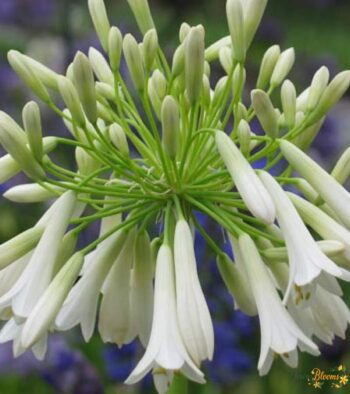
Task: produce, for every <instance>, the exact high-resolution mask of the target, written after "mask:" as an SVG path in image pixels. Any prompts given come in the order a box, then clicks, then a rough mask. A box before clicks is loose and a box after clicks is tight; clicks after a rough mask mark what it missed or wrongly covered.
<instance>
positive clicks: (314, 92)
mask: <svg viewBox="0 0 350 394" xmlns="http://www.w3.org/2000/svg"><path fill="white" fill-rule="evenodd" d="M328 81H329V71H328V68H327V67H325V66H323V67H321V68H320V69H319V70H318V71H317V72H316V73H315V75H314V77H313V79H312V82H311V86H310V90H309V95H308V99H307V110H308V111H313V110H314V109H315V108H316V106H317V104H318V102H319V101H320V98H321V96H322V95H323V93H324V91H325V89H326V87H327V85H328Z"/></svg>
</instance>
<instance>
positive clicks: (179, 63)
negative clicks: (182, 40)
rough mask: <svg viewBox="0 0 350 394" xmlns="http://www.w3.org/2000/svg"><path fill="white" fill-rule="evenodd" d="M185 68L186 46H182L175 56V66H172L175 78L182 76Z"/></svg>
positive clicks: (178, 48)
mask: <svg viewBox="0 0 350 394" xmlns="http://www.w3.org/2000/svg"><path fill="white" fill-rule="evenodd" d="M184 68H185V45H184V44H181V45H179V46H178V47H177V49H176V51H175V52H174V56H173V64H172V69H171V72H172V75H173V77H174V78H175V77H177V76H178V75H180V74H181V73H182V72H183V70H184Z"/></svg>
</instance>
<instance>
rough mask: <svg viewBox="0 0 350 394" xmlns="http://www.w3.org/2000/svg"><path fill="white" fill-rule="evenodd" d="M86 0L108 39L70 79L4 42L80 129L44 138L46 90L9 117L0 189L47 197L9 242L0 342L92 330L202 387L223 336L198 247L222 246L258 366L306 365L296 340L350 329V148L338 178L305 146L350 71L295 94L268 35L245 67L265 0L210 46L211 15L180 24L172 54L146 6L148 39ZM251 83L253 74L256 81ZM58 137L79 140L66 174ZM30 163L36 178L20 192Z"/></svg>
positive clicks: (37, 350)
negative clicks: (253, 71) (253, 68)
mask: <svg viewBox="0 0 350 394" xmlns="http://www.w3.org/2000/svg"><path fill="white" fill-rule="evenodd" d="M87 3H88V8H89V11H90V15H91V19H92V22H93V25H94V27H95V30H96V33H97V36H98V38H99V40H100V43H101V47H102V50H101V51H98V50H97V49H95V48H90V49H89V52H88V55H85V54H84V53H82V52H78V53H77V54H76V56H75V57H74V59H73V61H72V63H71V64H70V65H69V66H68V67H67V70H65V71H64V73H63V74H62V75H60V74H59V73H57V72H55V71H53V70H51V69H49V68H48V67H46V66H45V65H43V64H41V63H39V62H38V61H36V60H34V59H32V58H30V57H28V56H27V55H24V54H22V53H20V52H18V51H15V50H11V51H9V53H8V61H9V63H10V65H11V67H12V68H13V69H14V71H15V72H16V73H17V74H18V76H19V77H20V78H21V79H22V80H23V82H24V83H25V84H26V85H27V86H28V87H29V89H30V90H31V92H32V94H33V95H34V96H35V97H36V100H40V101H42V102H43V104H45V105H46V107H48V108H49V109H51V110H52V111H54V112H55V113H56V114H57V115H59V116H60V117H61V118H62V121H63V125H64V127H65V128H66V129H67V130H68V132H69V134H68V135H69V136H68V137H67V136H66V134H62V136H55V137H52V136H46V135H45V133H44V131H43V122H42V119H41V110H40V108H41V106H39V105H38V103H37V102H36V101H34V100H32V101H30V102H28V103H27V104H26V105H25V106H24V108H23V111H22V120H21V122H19V121H18V122H17V121H16V120H14V119H13V118H11V117H10V116H9V115H7V114H6V113H5V112H3V111H0V145H1V147H2V149H3V150H5V151H6V154H5V155H4V156H3V157H1V158H0V182H1V183H5V188H6V189H7V191H6V192H5V193H4V198H6V199H8V200H9V201H12V202H16V203H21V204H29V203H33V202H36V203H38V202H42V203H44V204H45V206H46V204H47V210H46V212H45V213H44V214H43V215H42V216H41V218H40V219H39V220H38V221H37V222H36V224H35V225H34V226H32V227H31V228H28V229H26V230H24V231H23V232H21V233H20V234H18V235H16V236H15V237H13V238H12V239H9V240H6V242H4V243H3V244H2V245H0V317H1V319H2V320H3V321H4V323H3V327H2V328H1V331H0V342H6V341H13V351H14V354H15V355H16V356H18V355H20V354H22V353H23V352H24V351H26V350H28V349H31V350H32V351H33V352H34V354H35V355H36V356H37V357H38V358H40V359H42V358H43V357H44V356H45V352H46V344H47V338H48V335H50V333H51V332H54V331H66V330H68V329H71V328H73V327H75V326H80V328H81V331H82V335H83V337H84V339H85V340H86V341H89V340H90V339H91V337H92V336H93V335H94V333H96V334H99V335H100V337H101V338H102V340H103V342H109V343H113V344H116V345H118V346H123V345H125V344H128V343H129V342H131V341H133V340H137V341H140V343H141V345H142V347H143V348H144V349H145V353H144V355H143V356H142V358H141V359H140V361H139V362H138V363H137V365H136V366H135V369H134V370H133V371H132V373H131V374H130V376H129V377H128V379H127V381H126V383H127V384H132V383H136V382H138V381H140V380H141V379H142V378H143V377H144V376H145V375H146V374H148V373H152V374H153V380H154V384H155V387H156V389H157V391H158V393H160V394H163V393H165V392H167V390H168V389H169V388H171V390H177V391H181V390H182V391H184V390H185V389H178V387H186V384H187V382H186V379H190V380H192V381H195V382H198V383H201V384H204V383H205V376H204V374H203V372H202V371H201V368H202V363H203V361H205V360H212V358H213V354H214V347H215V346H214V345H215V343H214V342H215V341H214V340H215V338H214V330H213V319H212V316H211V314H210V311H209V308H208V304H207V301H206V288H205V287H206V286H203V288H202V286H201V284H205V283H206V282H207V281H206V280H203V278H202V275H203V273H204V275H206V279H208V280H212V276H211V275H210V274H208V272H209V268H208V266H207V265H206V262H205V261H200V259H199V256H200V255H203V254H204V255H208V256H209V253H198V250H197V248H198V245H200V244H199V242H198V241H205V243H206V247H208V248H210V249H211V251H212V252H213V253H214V255H215V257H216V262H217V267H218V271H219V273H220V275H221V278H222V282H221V283H220V285H221V286H224V285H226V287H227V290H228V292H229V293H230V295H231V296H232V297H233V301H234V302H233V305H234V308H232V309H233V311H232V313H235V310H237V309H240V310H241V311H242V312H243V313H246V314H247V315H250V316H255V315H258V317H259V321H260V326H261V352H260V358H259V363H258V369H259V373H260V374H261V375H264V374H266V373H267V372H268V371H269V369H270V367H271V364H272V361H273V358H274V355H275V354H278V355H280V356H281V357H282V358H283V360H284V361H285V362H286V363H287V364H288V365H290V366H292V367H296V365H297V362H298V349H299V350H301V351H307V352H309V353H312V354H315V355H316V354H318V348H317V346H316V345H315V344H314V342H313V340H314V338H317V339H318V340H320V341H323V342H325V343H332V341H333V340H334V338H335V337H336V336H340V337H342V338H343V337H344V336H345V331H346V328H347V325H348V323H349V310H348V308H347V306H346V305H345V303H344V301H343V299H342V297H343V292H342V289H341V287H340V285H339V283H338V279H342V280H345V281H350V272H349V270H350V233H349V230H350V229H349V226H350V194H349V192H348V191H347V190H346V188H345V187H344V185H345V184H346V180H347V179H348V177H349V175H350V165H349V162H350V160H349V157H350V153H349V152H350V150H349V149H346V150H345V152H344V154H343V155H342V156H341V158H340V159H339V161H338V162H337V164H336V165H335V167H334V169H333V171H332V173H331V174H328V173H327V172H326V171H325V170H324V169H323V168H321V167H320V166H319V165H318V164H317V163H316V162H315V161H314V160H312V159H311V158H310V157H309V156H308V154H307V152H306V151H307V149H308V148H309V147H310V146H311V144H312V142H313V140H314V139H315V138H316V136H317V134H318V132H319V130H320V128H321V125H322V123H323V122H324V120H325V118H326V116H327V113H328V112H329V111H330V110H331V109H332V108H333V107H334V105H335V104H336V103H337V102H338V101H339V100H340V99H341V97H342V96H343V95H344V94H345V93H346V91H347V90H348V89H349V86H350V71H349V70H348V71H343V72H340V73H339V74H337V75H336V76H335V77H334V78H333V79H330V78H329V71H328V69H327V68H326V67H321V68H320V69H319V70H318V71H317V72H316V74H315V76H314V77H313V79H312V81H311V83H310V86H309V87H306V89H305V90H304V91H303V92H302V93H301V94H299V95H298V94H297V91H296V88H295V86H294V84H293V82H292V81H291V80H289V79H287V78H288V74H289V72H290V71H291V69H292V67H293V64H294V62H295V60H296V56H295V51H294V49H293V48H287V49H283V48H280V47H279V46H278V45H273V46H271V47H270V48H268V49H267V50H266V52H265V54H264V55H263V57H262V60H261V65H260V68H259V72H258V75H253V76H251V75H247V74H248V71H250V68H247V67H246V63H245V62H246V59H247V58H248V57H249V49H250V46H251V43H252V40H253V38H254V35H255V33H256V31H257V29H258V27H259V24H260V21H261V18H262V16H263V13H264V10H265V8H266V6H267V0H249V1H241V0H227V2H226V16H227V34H226V35H225V36H224V37H223V38H221V39H219V40H218V41H216V42H213V43H208V42H207V41H208V40H207V39H206V36H205V28H204V27H203V26H202V25H198V26H190V25H188V24H187V23H184V24H182V25H181V27H180V31H179V44H178V46H177V48H176V49H174V53H173V56H172V58H171V59H168V57H169V56H168V55H167V56H165V53H164V51H163V50H162V48H161V47H160V45H159V42H161V40H160V37H158V33H157V29H156V23H155V21H154V20H153V18H152V14H151V10H150V7H149V5H148V1H147V0H127V3H128V4H129V6H130V8H131V11H132V13H133V14H134V16H135V19H136V22H137V24H138V27H139V29H140V31H141V33H142V41H141V42H140V40H138V39H136V38H135V37H134V36H133V35H132V34H126V35H125V36H123V34H122V33H121V31H120V30H119V29H118V28H117V27H116V26H112V25H111V23H110V21H109V15H108V12H107V10H106V8H105V5H104V1H103V0H89V1H88V2H87ZM169 60H170V62H169ZM215 61H218V64H219V65H221V66H222V75H221V76H220V78H219V79H218V80H217V82H216V81H214V80H213V78H211V69H212V64H213V62H215ZM121 64H123V65H125V67H124V66H123V67H121ZM246 80H248V81H253V80H255V81H256V84H255V86H254V87H253V89H252V91H251V92H249V91H248V90H249V89H248V84H246ZM249 83H250V82H249ZM272 93H273V94H272ZM278 94H279V95H280V97H278V98H277V99H276V96H277V95H278ZM246 98H250V100H246ZM256 121H258V122H259V123H260V126H261V127H257V126H256ZM261 130H263V133H261V132H260V131H261ZM258 131H259V132H258ZM56 148H59V152H60V154H61V153H62V152H63V151H64V149H65V148H66V150H67V153H68V155H67V160H65V161H64V162H65V163H69V166H68V168H66V167H64V166H62V165H61V164H59V163H58V162H57V157H59V156H58V155H55V154H52V152H53V151H54V150H55V149H56ZM282 159H286V160H287V163H286V162H285V161H282ZM256 168H260V170H259V171H257V170H256ZM270 170H273V171H270ZM293 170H296V171H297V172H298V175H297V176H294V174H293ZM21 172H22V173H24V175H25V176H26V177H27V178H28V179H27V180H25V182H24V183H23V184H21V185H13V184H11V185H10V187H7V186H8V185H6V182H7V181H9V180H11V179H12V178H13V177H15V176H16V175H17V174H19V173H21ZM270 173H271V174H274V175H270ZM290 185H293V187H294V188H291V187H289V186H290ZM287 190H288V191H287ZM291 190H292V191H291ZM217 226H218V227H219V228H220V230H219V231H216V230H215V229H216V228H217ZM96 230H98V231H97V235H96V236H95V238H94V239H93V240H91V234H96V232H95V231H96ZM89 232H90V234H89ZM213 233H214V234H213ZM199 234H200V235H201V238H200V237H199ZM86 240H90V241H86ZM225 240H227V241H229V243H231V251H230V252H232V254H233V256H229V255H228V254H226V253H225V252H224V250H225V245H224V243H225V242H224V241H225ZM201 247H203V246H201ZM282 300H283V302H282ZM181 394H185V393H182V392H181Z"/></svg>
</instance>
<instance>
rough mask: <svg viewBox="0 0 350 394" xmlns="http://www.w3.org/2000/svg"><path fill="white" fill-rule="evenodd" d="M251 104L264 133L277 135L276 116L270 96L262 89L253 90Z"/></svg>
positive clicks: (273, 136) (275, 136)
mask: <svg viewBox="0 0 350 394" xmlns="http://www.w3.org/2000/svg"><path fill="white" fill-rule="evenodd" d="M251 99H252V105H253V108H254V110H255V112H256V115H257V117H258V119H259V122H260V124H261V126H262V128H263V129H264V131H265V133H266V134H267V135H268V136H269V137H271V138H277V136H278V117H277V114H276V112H275V108H274V107H273V105H272V102H271V100H270V97H269V96H268V95H267V93H265V92H264V91H262V90H258V89H256V90H253V91H252V94H251Z"/></svg>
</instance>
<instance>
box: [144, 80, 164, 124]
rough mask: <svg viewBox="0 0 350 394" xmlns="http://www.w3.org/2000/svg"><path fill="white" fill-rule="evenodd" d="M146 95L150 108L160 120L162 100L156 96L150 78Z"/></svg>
mask: <svg viewBox="0 0 350 394" xmlns="http://www.w3.org/2000/svg"><path fill="white" fill-rule="evenodd" d="M147 93H148V97H149V99H150V101H151V104H152V107H153V109H154V112H155V113H156V114H157V116H158V118H160V113H161V108H162V100H161V99H160V97H159V96H158V93H157V91H156V89H155V86H154V83H153V80H152V78H150V79H149V80H148V86H147Z"/></svg>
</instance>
